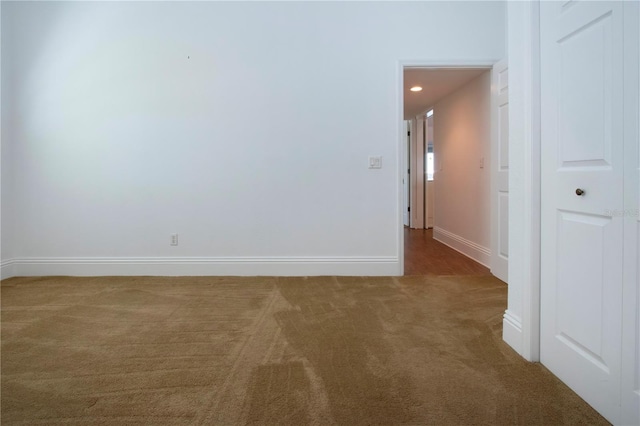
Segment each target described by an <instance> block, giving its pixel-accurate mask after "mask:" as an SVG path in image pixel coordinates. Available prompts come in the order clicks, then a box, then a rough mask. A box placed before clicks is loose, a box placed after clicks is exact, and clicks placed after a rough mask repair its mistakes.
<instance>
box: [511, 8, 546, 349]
mask: <svg viewBox="0 0 640 426" xmlns="http://www.w3.org/2000/svg"><path fill="white" fill-rule="evenodd" d="M507 21H508V22H507V26H508V32H509V34H508V38H509V44H510V45H512V46H516V47H517V48H510V49H509V57H508V61H509V65H508V66H509V87H510V90H509V144H510V148H512V147H513V149H509V252H510V254H511V256H510V261H509V274H508V275H509V306H508V309H507V311H509V310H511V312H517V314H520V315H522V320H521V329H522V333H521V334H522V336H521V338H522V340H521V342H520V343H519V344H515V343H513V344H512V343H509V344H510V345H511V346H512V347H513V348H514V349H515V350H516V351H517V352H518V353H519V354H520V355H522V356H523V357H524V358H525V359H527V360H529V361H538V360H539V359H540V233H541V229H540V196H541V195H540V3H539V1H532V2H508V4H507ZM516 148H518V149H516ZM515 236H518V237H517V238H516V237H515ZM505 341H506V337H505Z"/></svg>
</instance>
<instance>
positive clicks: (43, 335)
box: [0, 276, 607, 425]
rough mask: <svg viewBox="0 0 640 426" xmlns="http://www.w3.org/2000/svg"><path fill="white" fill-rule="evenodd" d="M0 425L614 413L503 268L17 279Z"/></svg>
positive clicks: (6, 307)
mask: <svg viewBox="0 0 640 426" xmlns="http://www.w3.org/2000/svg"><path fill="white" fill-rule="evenodd" d="M1 288H2V293H1V297H2V323H1V331H2V354H1V355H2V359H1V361H2V368H1V370H2V375H1V379H2V382H1V389H0V390H1V398H0V402H1V410H2V424H3V425H13V424H25V425H27V424H28V425H35V424H100V425H102V424H105V425H121V424H126V425H135V424H149V425H156V424H158V425H160V424H204V425H236V424H238V425H240V424H252V425H253V424H255V425H258V424H260V425H275V424H291V425H305V424H319V425H331V424H339V425H374V424H381V425H396V424H412V425H418V424H433V425H473V424H488V425H493V424H530V425H539V424H546V425H561V424H575V425H587V424H594V425H595V424H607V423H606V421H604V419H603V418H602V417H600V416H599V415H598V414H597V413H596V412H595V411H594V410H593V409H591V408H590V407H589V406H588V405H587V404H586V403H585V402H584V401H582V400H581V399H580V398H579V397H577V396H576V395H575V394H574V393H573V392H572V391H571V390H569V389H568V388H567V387H566V386H565V385H563V384H562V383H561V382H560V381H559V380H557V379H556V378H555V377H554V376H553V375H552V374H550V373H549V372H548V371H547V370H546V369H545V368H544V367H542V366H541V365H540V364H531V363H527V362H525V361H524V360H523V359H521V358H519V357H518V356H517V355H516V354H515V353H514V352H513V351H512V350H511V349H510V348H509V347H508V346H507V345H506V344H505V343H503V341H502V340H501V333H502V330H501V328H502V325H501V323H502V314H503V312H504V309H505V307H506V294H507V289H506V286H505V285H504V284H503V283H501V282H500V281H498V280H496V279H494V278H492V277H479V276H475V277H471V276H470V277H435V276H433V277H428V276H419V277H418V276H416V277H400V278H346V277H315V278H211V277H202V278H193V277H188V278H158V277H121V278H120V277H101V278H69V277H45V278H12V279H9V280H5V281H3V282H2V287H1Z"/></svg>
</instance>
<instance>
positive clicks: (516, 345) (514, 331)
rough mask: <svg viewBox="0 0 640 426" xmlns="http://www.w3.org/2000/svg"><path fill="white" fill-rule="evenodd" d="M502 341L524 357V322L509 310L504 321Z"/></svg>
mask: <svg viewBox="0 0 640 426" xmlns="http://www.w3.org/2000/svg"><path fill="white" fill-rule="evenodd" d="M502 340H504V341H505V342H506V343H507V344H508V345H509V346H511V347H512V348H513V350H515V351H516V352H517V353H518V354H520V355H522V349H523V347H522V343H523V339H522V321H521V320H520V318H519V317H518V316H517V315H514V314H513V312H511V311H509V310H508V309H507V310H506V311H505V312H504V316H503V319H502Z"/></svg>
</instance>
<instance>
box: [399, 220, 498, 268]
mask: <svg viewBox="0 0 640 426" xmlns="http://www.w3.org/2000/svg"><path fill="white" fill-rule="evenodd" d="M404 274H405V275H491V272H490V271H489V269H488V268H486V267H484V266H483V265H481V264H479V263H478V262H476V261H474V260H472V259H470V258H468V257H467V256H465V255H463V254H461V253H458V252H457V251H455V250H454V249H452V248H451V247H449V246H446V245H444V244H442V243H441V242H439V241H436V240H434V239H433V229H410V228H408V227H405V228H404Z"/></svg>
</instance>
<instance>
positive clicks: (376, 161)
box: [369, 156, 382, 169]
mask: <svg viewBox="0 0 640 426" xmlns="http://www.w3.org/2000/svg"><path fill="white" fill-rule="evenodd" d="M369 168H370V169H381V168H382V157H380V156H378V157H369Z"/></svg>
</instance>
